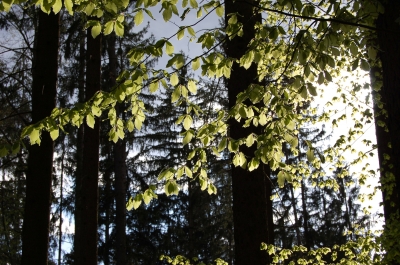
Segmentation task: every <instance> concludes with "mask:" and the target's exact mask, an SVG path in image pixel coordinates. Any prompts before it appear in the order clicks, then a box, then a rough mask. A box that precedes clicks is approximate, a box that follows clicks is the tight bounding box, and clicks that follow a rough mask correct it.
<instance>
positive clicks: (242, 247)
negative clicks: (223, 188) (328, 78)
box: [225, 0, 273, 265]
mask: <svg viewBox="0 0 400 265" xmlns="http://www.w3.org/2000/svg"><path fill="white" fill-rule="evenodd" d="M252 4H257V1H254V0H250V1H226V2H225V12H226V21H228V19H229V17H228V16H227V15H228V14H230V13H237V14H238V16H237V18H238V21H239V22H241V23H243V36H242V37H235V38H233V39H232V40H228V41H227V44H226V53H227V55H228V56H229V57H231V58H236V59H238V58H240V57H241V56H243V55H244V53H245V51H246V50H247V49H248V48H247V45H248V44H249V43H250V41H251V40H252V38H254V36H255V29H254V26H255V24H256V23H257V22H261V14H256V13H253V8H252V6H253V5H252ZM256 82H257V67H256V66H255V65H254V64H253V65H252V66H251V67H250V68H249V69H247V70H246V69H244V68H242V67H240V66H239V64H237V63H234V64H233V67H232V75H231V78H230V79H228V80H227V88H228V98H229V107H230V108H232V107H233V106H234V105H235V104H236V96H237V95H238V94H239V93H240V92H242V91H244V90H245V89H247V87H248V86H249V85H250V84H252V83H256ZM229 131H230V137H232V138H233V139H239V138H243V137H246V136H247V135H249V134H250V133H258V134H259V133H260V132H261V128H260V127H253V126H249V127H248V128H243V122H240V123H239V122H237V121H236V120H235V119H231V120H230V121H229ZM241 151H242V152H243V153H244V154H245V156H247V157H252V156H254V152H255V151H256V147H255V146H253V147H250V148H247V147H243V148H242V149H241ZM269 176H270V170H269V168H268V166H266V165H260V166H259V168H258V169H256V170H254V171H252V172H249V171H247V170H244V169H242V168H241V167H233V166H232V190H233V222H234V238H235V264H236V265H247V264H267V262H268V255H267V252H266V251H261V250H260V245H261V243H262V242H265V243H268V244H272V243H273V223H272V201H271V200H270V196H271V182H270V180H269Z"/></svg>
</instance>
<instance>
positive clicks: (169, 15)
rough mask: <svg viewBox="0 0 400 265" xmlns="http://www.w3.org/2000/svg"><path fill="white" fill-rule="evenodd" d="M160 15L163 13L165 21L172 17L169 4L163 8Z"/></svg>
mask: <svg viewBox="0 0 400 265" xmlns="http://www.w3.org/2000/svg"><path fill="white" fill-rule="evenodd" d="M162 15H163V18H164V21H165V22H167V21H169V20H170V19H171V17H172V8H171V7H170V6H168V7H167V8H166V9H164V11H163V14H162Z"/></svg>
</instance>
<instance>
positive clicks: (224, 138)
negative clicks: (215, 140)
mask: <svg viewBox="0 0 400 265" xmlns="http://www.w3.org/2000/svg"><path fill="white" fill-rule="evenodd" d="M226 141H227V139H226V137H223V138H222V140H221V142H219V145H218V149H217V150H218V152H222V151H223V150H224V149H225V148H226Z"/></svg>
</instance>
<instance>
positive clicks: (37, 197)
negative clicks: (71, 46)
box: [21, 11, 60, 265]
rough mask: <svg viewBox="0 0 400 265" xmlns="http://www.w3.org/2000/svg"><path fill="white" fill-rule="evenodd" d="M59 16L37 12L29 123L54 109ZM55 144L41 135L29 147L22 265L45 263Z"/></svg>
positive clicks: (48, 137)
mask: <svg viewBox="0 0 400 265" xmlns="http://www.w3.org/2000/svg"><path fill="white" fill-rule="evenodd" d="M59 21H60V14H59V13H58V14H57V15H55V14H54V13H51V14H49V15H47V14H45V13H43V12H42V11H39V26H38V30H37V32H36V36H35V38H36V47H35V52H34V60H33V82H32V124H34V123H36V122H38V121H40V120H42V119H44V118H45V117H47V116H49V115H50V114H51V111H52V110H53V108H54V107H55V106H56V90H57V73H58V48H59ZM53 149H54V143H53V140H52V139H51V137H50V134H49V133H47V132H43V133H42V136H41V144H40V145H32V146H30V147H29V157H28V170H27V173H26V201H25V210H24V223H23V229H22V259H21V264H23V265H24V264H27V265H28V264H29V265H30V264H47V261H48V247H49V222H50V219H49V217H50V204H51V202H50V200H51V181H52V174H53Z"/></svg>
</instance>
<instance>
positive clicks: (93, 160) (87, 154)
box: [77, 29, 101, 265]
mask: <svg viewBox="0 0 400 265" xmlns="http://www.w3.org/2000/svg"><path fill="white" fill-rule="evenodd" d="M100 84H101V35H99V36H97V37H96V38H95V39H93V37H92V36H91V30H90V29H88V30H87V51H86V90H85V100H86V101H88V100H89V99H90V98H91V97H92V96H93V95H95V93H96V92H98V91H100V89H101V85H100ZM83 126H84V135H83V142H84V146H83V171H82V190H81V194H80V195H81V210H82V211H81V213H80V223H79V224H77V225H79V226H80V227H79V230H80V238H79V240H80V242H79V249H77V264H78V265H97V240H98V237H97V223H98V200H99V192H98V178H99V144H100V139H99V138H100V137H99V135H100V119H99V118H96V120H95V125H94V128H93V129H92V128H90V127H89V126H87V123H84V125H83Z"/></svg>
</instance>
